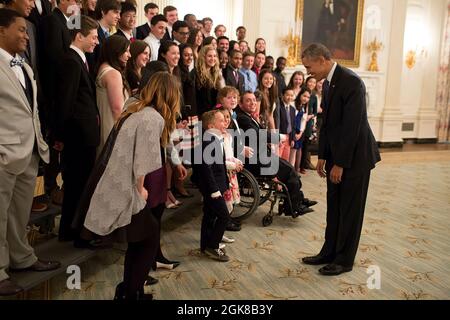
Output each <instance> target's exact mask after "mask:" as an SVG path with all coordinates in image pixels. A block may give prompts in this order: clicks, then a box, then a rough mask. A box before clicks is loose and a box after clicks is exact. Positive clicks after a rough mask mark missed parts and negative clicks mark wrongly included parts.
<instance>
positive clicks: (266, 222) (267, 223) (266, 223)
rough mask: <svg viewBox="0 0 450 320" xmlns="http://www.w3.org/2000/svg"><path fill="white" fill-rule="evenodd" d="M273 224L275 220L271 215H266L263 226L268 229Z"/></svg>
mask: <svg viewBox="0 0 450 320" xmlns="http://www.w3.org/2000/svg"><path fill="white" fill-rule="evenodd" d="M272 222H273V218H272V216H271V215H266V216H264V218H263V219H262V224H263V226H264V227H268V226H270V225H271V224H272Z"/></svg>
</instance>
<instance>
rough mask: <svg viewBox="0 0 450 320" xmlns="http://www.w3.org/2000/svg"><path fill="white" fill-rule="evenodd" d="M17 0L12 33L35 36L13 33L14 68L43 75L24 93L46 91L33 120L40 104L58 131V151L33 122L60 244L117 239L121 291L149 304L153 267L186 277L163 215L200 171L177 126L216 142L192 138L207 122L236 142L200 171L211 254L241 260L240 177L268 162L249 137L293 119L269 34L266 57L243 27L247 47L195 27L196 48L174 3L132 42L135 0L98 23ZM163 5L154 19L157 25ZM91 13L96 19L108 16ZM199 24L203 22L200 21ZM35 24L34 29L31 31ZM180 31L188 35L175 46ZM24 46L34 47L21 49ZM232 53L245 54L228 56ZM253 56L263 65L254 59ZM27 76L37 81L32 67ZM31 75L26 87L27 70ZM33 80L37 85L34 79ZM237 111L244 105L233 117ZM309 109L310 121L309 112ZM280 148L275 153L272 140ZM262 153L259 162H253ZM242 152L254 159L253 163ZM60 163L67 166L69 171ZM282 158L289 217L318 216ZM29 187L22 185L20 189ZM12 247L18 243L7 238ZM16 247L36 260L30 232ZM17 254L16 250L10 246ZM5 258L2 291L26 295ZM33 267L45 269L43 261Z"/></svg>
mask: <svg viewBox="0 0 450 320" xmlns="http://www.w3.org/2000/svg"><path fill="white" fill-rule="evenodd" d="M5 1H6V9H1V25H0V28H3V29H5V32H6V29H11V28H16V27H17V26H16V25H17V24H19V25H20V28H22V29H23V30H22V29H21V36H20V37H19V36H18V35H17V36H16V37H15V38H8V41H9V46H10V47H11V43H16V46H15V47H14V46H12V47H14V50H12V49H11V48H10V47H8V48H7V49H8V50H9V51H8V54H9V55H10V56H11V61H16V59H17V61H18V62H20V63H18V64H17V65H15V66H13V65H12V62H11V68H15V67H17V66H19V65H20V66H22V65H24V61H26V63H29V64H30V65H31V67H32V69H33V71H34V77H29V79H28V80H27V82H26V83H25V85H23V84H22V88H25V89H26V90H25V89H24V90H25V93H26V94H27V97H29V96H30V95H31V97H33V95H34V96H35V98H36V99H35V100H33V99H29V101H28V102H29V106H30V108H31V109H33V108H34V110H35V111H36V112H35V115H34V116H33V119H34V120H33V121H36V115H37V109H38V108H39V111H41V120H42V122H43V124H44V127H45V128H44V133H45V138H46V141H47V143H48V146H49V147H48V148H47V145H46V144H45V143H44V142H43V138H42V136H41V133H40V132H38V131H40V128H39V130H38V129H37V128H38V126H37V125H36V124H34V125H31V127H33V128H35V129H36V132H35V135H36V140H37V141H40V145H39V148H41V147H42V150H44V149H45V150H44V151H45V152H44V151H42V152H40V153H39V156H40V158H41V159H42V160H44V162H46V163H48V162H49V164H47V166H46V170H45V176H44V178H45V184H46V192H47V193H50V192H51V189H52V188H54V185H56V176H57V174H58V173H59V172H61V173H62V179H63V182H64V198H63V203H62V214H61V220H60V226H59V233H58V236H59V240H60V241H73V243H74V246H75V247H78V248H80V247H81V248H86V247H88V248H97V247H99V246H102V245H104V244H105V243H109V241H105V240H114V241H125V242H128V249H127V253H126V259H125V270H124V282H123V283H122V284H121V285H119V286H118V288H117V295H116V296H117V297H118V298H120V297H122V298H123V297H126V298H142V297H144V296H145V295H144V293H143V285H144V284H145V283H146V282H147V283H149V282H150V283H151V282H155V280H154V279H152V278H151V277H149V276H148V273H149V270H150V269H151V268H153V269H156V268H158V267H164V268H168V269H173V268H175V267H177V266H178V265H179V262H178V261H171V260H169V259H167V258H166V257H164V255H163V253H162V251H161V247H160V244H159V243H160V241H159V238H160V237H159V233H160V228H161V216H162V214H163V211H164V208H165V207H170V205H171V204H172V205H179V203H177V200H176V199H175V197H174V195H173V194H172V193H171V187H170V186H171V183H172V181H174V182H175V183H176V184H178V186H180V189H179V192H180V194H181V195H185V196H190V195H189V193H188V192H187V191H186V190H184V188H183V183H182V182H183V180H184V179H185V178H186V177H187V176H188V174H187V170H186V168H185V165H184V164H185V162H183V160H184V161H186V158H183V157H181V158H180V156H179V152H178V151H179V150H178V149H177V148H176V147H175V144H177V141H176V140H177V139H176V137H175V138H174V132H176V131H177V129H178V130H181V132H186V131H187V132H189V139H191V140H192V141H191V143H189V144H188V145H190V147H191V148H195V147H199V148H202V147H203V148H204V147H205V144H204V143H203V140H204V137H201V139H196V137H195V134H193V133H194V132H196V130H195V128H197V130H198V126H199V122H198V120H199V118H200V117H201V119H202V120H203V126H204V129H210V131H212V133H209V134H212V135H213V136H214V135H216V136H219V137H220V138H222V137H223V138H225V141H227V142H226V143H225V144H224V146H225V147H224V148H223V149H220V150H223V151H222V154H223V157H224V162H223V163H222V164H215V165H217V167H214V166H213V168H212V169H211V167H210V165H209V164H206V163H204V162H202V163H201V164H200V165H199V164H198V163H193V181H194V182H196V183H197V184H198V187H199V189H200V191H201V192H202V194H203V206H204V219H203V222H202V231H201V241H200V242H201V245H200V247H201V250H202V251H204V252H205V253H207V254H208V255H209V256H211V257H213V258H214V259H217V260H219V261H227V260H228V259H229V258H228V256H227V255H226V253H225V251H224V250H223V244H222V245H221V244H220V243H221V242H222V241H224V242H228V243H230V242H233V241H234V240H233V239H232V238H230V237H226V236H224V231H225V229H229V230H234V231H236V230H239V229H240V226H239V224H238V223H237V222H236V221H233V220H232V219H231V218H230V212H231V211H232V207H233V205H235V204H237V203H239V191H238V190H239V188H238V186H237V179H236V172H237V171H239V170H242V168H243V167H244V166H246V167H247V168H248V169H249V170H250V171H252V173H254V174H255V175H261V168H263V167H264V166H267V164H263V163H262V161H261V159H260V156H261V152H259V151H258V150H253V149H252V146H251V145H249V144H248V141H246V140H245V139H244V138H243V137H241V135H243V133H244V132H246V131H248V130H255V131H256V132H259V131H262V130H266V129H267V130H269V131H272V132H275V130H278V129H280V128H281V127H280V126H281V123H282V124H283V125H284V124H285V122H283V121H281V119H282V117H281V116H280V114H281V112H280V107H279V106H280V97H279V95H278V86H281V83H280V81H276V80H275V79H278V78H279V77H282V74H281V71H282V68H281V67H279V68H277V69H278V71H277V70H275V71H273V70H272V69H273V61H272V67H270V65H269V67H268V68H264V65H265V58H266V55H265V50H266V48H265V41H264V39H258V41H257V43H256V50H259V51H258V52H257V54H256V59H255V55H254V54H253V53H251V52H249V51H245V52H241V46H240V44H243V41H244V42H245V40H244V39H245V32H243V29H245V28H243V27H242V28H239V29H238V35H239V37H240V39H239V40H240V42H241V43H235V44H234V45H233V44H232V43H230V42H229V41H228V38H226V37H225V36H224V35H223V34H222V35H221V34H220V33H221V32H225V31H224V29H225V27H224V26H220V27H219V26H218V27H216V36H218V38H217V40H216V39H215V38H213V37H212V36H208V37H204V36H203V29H195V27H194V28H192V27H191V30H190V31H189V32H190V33H191V34H192V35H193V36H192V37H188V40H189V39H191V38H192V39H193V41H194V44H192V45H190V44H189V43H183V42H182V41H184V40H183V39H182V38H186V36H185V33H186V32H185V31H183V28H184V24H182V23H178V24H176V22H177V20H178V17H177V15H176V17H174V15H173V12H174V11H176V8H175V10H173V8H174V7H170V6H169V7H168V8H165V10H164V13H165V15H164V16H163V15H158V14H156V12H155V10H154V9H155V8H154V6H148V7H147V6H146V14H147V17H148V18H149V20H150V26H149V28H150V30H149V33H148V34H147V35H145V30H143V29H145V28H138V30H139V29H140V31H141V37H144V36H145V38H144V41H140V40H137V39H135V38H134V36H133V35H134V33H133V28H134V27H133V15H132V14H131V16H130V15H129V14H128V13H130V12H131V13H133V12H134V13H135V12H136V9H135V6H134V5H133V4H131V3H129V2H125V3H122V4H121V3H119V2H117V1H115V0H99V1H97V3H96V6H95V8H94V10H92V8H91V7H89V6H92V1H87V5H86V6H87V7H89V8H91V9H89V10H87V9H86V7H84V8H83V12H84V13H86V15H78V16H76V15H73V13H76V10H73V6H74V5H75V2H74V1H73V0H59V1H57V7H56V8H55V9H54V10H53V11H50V12H48V11H46V10H44V8H47V5H48V3H47V2H46V1H47V0H41V1H40V3H41V6H40V7H39V8H38V7H33V3H32V2H29V1H27V0H16V1H9V0H5ZM121 9H122V10H121ZM36 10H37V13H38V14H37V16H38V18H39V19H37V20H35V21H36V22H30V21H29V20H23V19H21V18H22V17H24V18H29V17H30V16H31V12H34V11H36ZM151 10H153V12H154V13H155V15H154V16H153V17H151V19H150V14H151V13H152V11H151ZM89 15H91V16H92V15H95V17H96V19H93V18H92V17H89ZM74 17H75V19H78V20H73V21H78V24H75V25H74V26H75V27H72V28H70V29H69V28H68V22H70V21H71V19H73V18H74ZM119 18H120V23H119V25H118V26H117V22H118V21H119ZM175 18H176V19H175ZM187 18H188V20H189V19H190V20H192V19H191V18H192V15H191V16H189V15H188V17H187ZM22 20H23V23H25V24H26V27H23V26H22V24H23V23H22ZM166 21H168V22H166ZM170 21H172V22H173V23H172V25H170ZM206 22H212V21H210V19H209V20H208V19H204V20H203V28H205V27H206V26H207V25H208V23H206ZM34 23H36V25H34ZM197 26H198V24H197ZM130 27H131V29H130ZM141 27H142V26H141ZM113 28H116V34H114V35H110V34H111V32H112V29H113ZM130 30H131V33H130V32H129V31H130ZM180 30H181V31H180ZM10 31H11V30H9V31H8V32H10ZM177 33H178V34H179V35H180V37H178V35H177ZM200 34H202V35H201V36H200ZM149 37H150V38H152V37H154V38H156V39H157V40H158V41H159V43H156V45H157V48H158V49H157V59H156V61H154V59H153V57H154V55H155V51H154V50H155V48H156V47H155V42H154V41H153V42H152V41H149ZM164 37H169V40H166V41H161V40H162V39H163V38H164ZM172 37H174V38H175V37H178V39H177V38H176V39H174V40H176V41H171V40H170V39H173V38H172ZM200 38H202V43H201V44H200ZM203 38H204V39H203ZM24 41H25V42H26V44H27V45H26V46H19V45H17V43H22V44H23V42H24ZM177 41H178V42H179V43H177ZM218 47H219V48H222V50H221V51H222V52H226V51H229V56H230V57H231V59H230V62H229V63H228V65H227V66H226V68H224V69H221V68H220V62H219V59H218V57H219V56H220V51H218ZM230 47H231V48H232V49H231V50H228V49H229V48H230ZM244 47H245V46H244ZM247 47H248V46H247ZM5 50H6V49H5ZM180 53H181V59H180ZM16 55H17V57H20V58H17V57H16ZM22 56H23V57H24V58H22ZM8 57H9V56H8ZM8 59H9V58H8ZM24 59H25V60H24ZM242 60H244V66H242ZM268 60H270V59H268ZM272 60H273V59H272ZM279 60H280V59H279ZM254 61H257V63H255V65H253V62H254ZM280 61H282V60H280ZM8 63H9V62H8ZM15 63H16V62H15ZM249 71H250V72H249ZM25 74H29V72H28V70H27V72H26V73H25ZM253 74H254V75H255V76H256V77H257V78H258V83H257V85H256V86H255V85H254V84H253V85H252V84H251V82H252V81H253V80H254V79H255V76H249V75H253ZM18 77H19V80H21V79H22V77H21V75H19V76H18ZM34 81H36V83H37V86H32V85H31V84H34ZM283 81H284V79H283ZM19 88H20V87H19ZM289 88H290V89H288V90H286V91H285V90H283V98H282V100H283V101H286V102H289V101H290V102H291V103H292V101H293V100H292V97H291V98H285V97H287V96H289V92H290V91H292V93H294V94H295V88H291V87H289ZM27 90H28V91H27ZM30 90H32V91H30ZM33 90H34V91H33ZM302 90H303V89H302ZM19 91H20V90H19ZM300 92H302V91H300ZM300 92H298V94H299V96H300V97H301V96H302V93H300ZM289 99H290V100H289ZM288 100H289V101H288ZM297 100H299V101H302V106H303V107H304V106H305V105H306V103H307V101H305V100H301V99H297ZM238 102H240V104H239V108H237V106H238ZM218 104H220V105H221V106H222V107H221V108H222V109H221V111H220V112H219V111H217V110H215V111H214V108H216V107H217V105H218ZM235 108H237V109H236V110H237V111H233V110H234V109H235ZM297 109H299V108H298V107H297ZM211 110H213V111H211ZM298 111H299V113H300V111H301V110H300V109H299V110H298ZM285 120H286V119H285ZM287 121H288V122H289V121H291V122H290V123H291V130H292V131H291V132H286V133H283V132H282V134H286V135H288V136H290V135H291V134H292V132H294V129H295V128H297V127H295V126H294V125H292V124H293V123H294V122H293V120H292V119H291V118H289V119H288V120H287ZM228 127H229V128H231V129H234V130H235V131H236V132H237V134H238V136H239V139H237V141H233V143H232V141H231V140H232V139H231V138H230V136H229V133H227V132H226V131H225V129H226V128H228ZM188 129H189V130H188ZM300 130H302V127H300ZM280 131H281V130H280ZM288 131H289V130H288ZM214 132H216V134H214ZM219 132H220V134H219ZM180 136H182V134H181V135H180ZM294 138H295V136H294ZM174 140H175V141H174ZM179 140H181V139H179ZM296 140H299V139H296ZM41 142H42V143H41ZM267 142H269V144H268V150H267V153H268V154H269V155H270V154H271V152H272V150H273V151H274V152H273V154H274V156H276V154H278V148H277V147H276V144H277V143H278V142H276V141H275V142H274V143H271V141H267ZM267 142H263V143H262V145H263V146H265V145H267ZM41 144H42V146H41ZM258 145H261V144H258ZM274 146H275V147H274ZM44 147H45V148H44ZM264 148H265V147H264ZM39 150H40V149H39ZM183 151H184V150H183ZM35 153H36V148H34V147H33V148H31V149H30V150H28V151H26V152H25V154H26V156H27V157H29V156H31V155H34V154H35ZM186 154H188V152H186ZM254 157H255V158H256V161H253V162H251V161H247V160H248V159H251V158H254ZM37 158H38V155H37V153H36V159H37ZM238 158H244V161H241V160H238ZM33 159H34V158H33ZM59 159H60V160H61V163H58V162H59ZM276 160H277V161H276V162H277V163H278V162H279V166H278V167H277V168H276V169H275V171H274V173H273V178H274V179H279V180H280V181H282V182H283V183H285V184H286V185H287V187H288V189H289V192H290V197H291V200H292V203H293V206H294V207H293V209H294V210H293V212H291V213H290V215H292V216H293V217H297V216H299V215H303V214H305V213H308V212H311V211H312V209H311V208H310V207H311V206H313V205H314V204H316V202H315V201H311V200H309V199H307V198H305V197H304V195H303V193H302V191H301V181H300V178H299V176H298V174H297V172H296V170H295V169H294V167H293V166H292V165H290V164H289V162H288V161H284V160H281V159H278V158H277V159H276ZM33 164H34V163H33ZM269 166H270V164H269ZM5 167H6V164H5ZM34 170H35V168H34V167H33V172H34ZM36 170H37V169H36ZM203 170H207V171H208V173H209V176H210V177H211V179H210V180H208V181H207V180H204V179H203V178H202V179H198V178H197V177H198V174H200V175H201V172H203ZM211 170H212V171H211ZM36 174H37V172H36V173H32V174H31V175H32V176H33V175H34V176H36ZM172 175H173V176H174V179H172ZM202 177H203V176H202ZM161 186H163V187H162V189H163V191H164V192H160V190H161ZM230 186H231V187H230ZM16 187H17V186H12V187H11V188H12V189H11V190H10V191H11V192H13V191H12V190H14V188H16ZM27 190H28V191H27V192H28V193H29V194H28V197H27V199H28V198H29V199H30V205H29V206H28V204H27V207H26V208H22V207H21V208H20V211H24V212H25V213H29V212H30V209H31V208H29V207H31V199H32V196H33V190H31V188H28V189H27ZM217 199H220V201H216V200H217ZM10 200H11V199H10ZM10 200H8V202H7V207H6V209H5V212H8V210H9V209H8V208H9V206H10V205H11V206H12V204H13V202H11V201H13V200H14V199H13V200H11V201H10ZM14 201H19V200H17V199H16V200H14ZM20 201H23V199H21V200H20ZM5 203H6V202H5ZM24 212H22V215H24V214H25V213H24ZM27 221H28V220H27V219H21V221H20V225H19V226H18V227H17V228H18V229H21V230H22V229H23V230H22V231H23V232H21V233H20V234H22V233H23V234H24V233H25V230H26V222H27ZM6 234H7V232H6V230H5V232H3V231H2V237H3V238H5V237H6ZM105 238H107V239H105ZM2 241H3V242H5V243H6V242H7V241H6V238H5V239H3V240H2ZM10 241H15V242H18V243H19V245H20V244H22V245H23V246H24V247H25V246H26V248H27V250H26V251H27V252H26V253H27V254H28V255H30V254H32V252H33V251H32V248H31V247H30V246H29V245H28V244H27V243H26V239H24V237H22V238H21V239H13V240H10ZM10 248H14V246H13V245H10ZM30 252H31V253H30ZM5 254H6V256H13V255H11V254H9V253H5ZM28 258H29V256H28V257H27V259H28ZM0 260H1V262H2V264H1V268H2V272H3V274H2V278H3V279H1V278H0V294H2V293H3V291H2V281H5V280H6V281H8V283H7V285H4V283H3V286H4V287H3V289H4V288H5V287H6V289H4V292H6V293H8V292H9V293H11V292H13V293H15V292H18V291H20V287H18V286H17V285H15V284H14V283H11V281H10V280H9V279H8V276H7V274H6V272H5V271H4V270H6V268H8V266H9V258H5V257H1V259H0ZM28 261H34V262H33V264H30V263H28ZM11 262H12V264H16V265H17V266H18V268H19V269H23V268H22V266H24V265H25V264H28V265H26V266H25V267H26V268H32V269H33V270H36V271H45V270H50V269H54V268H57V267H58V266H59V263H57V262H43V261H41V260H38V259H37V258H36V257H35V256H32V258H29V259H28V260H27V262H26V263H23V261H22V262H21V263H18V262H16V261H11ZM36 263H37V265H36ZM30 265H31V267H30Z"/></svg>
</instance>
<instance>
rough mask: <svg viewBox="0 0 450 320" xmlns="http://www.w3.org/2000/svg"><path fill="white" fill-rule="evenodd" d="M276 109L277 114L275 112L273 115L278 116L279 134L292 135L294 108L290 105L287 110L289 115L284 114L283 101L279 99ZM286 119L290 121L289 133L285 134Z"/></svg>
mask: <svg viewBox="0 0 450 320" xmlns="http://www.w3.org/2000/svg"><path fill="white" fill-rule="evenodd" d="M277 108H279V110H278V112H275V114H279V115H280V127H279V130H280V133H281V134H288V133H289V134H292V131H294V123H295V108H294V107H293V106H292V105H291V106H290V108H289V115H287V114H286V108H285V104H284V102H283V100H282V99H281V98H280V103H279V104H278V106H277ZM288 117H289V119H291V132H287V129H288Z"/></svg>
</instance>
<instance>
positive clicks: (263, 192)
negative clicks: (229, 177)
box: [231, 169, 294, 227]
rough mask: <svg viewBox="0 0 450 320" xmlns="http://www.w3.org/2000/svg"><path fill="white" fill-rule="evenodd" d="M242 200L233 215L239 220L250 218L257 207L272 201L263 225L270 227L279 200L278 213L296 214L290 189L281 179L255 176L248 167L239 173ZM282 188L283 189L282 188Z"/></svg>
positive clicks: (235, 207)
mask: <svg viewBox="0 0 450 320" xmlns="http://www.w3.org/2000/svg"><path fill="white" fill-rule="evenodd" d="M237 180H238V184H239V193H240V196H241V201H240V203H239V204H237V205H235V206H234V210H233V213H232V215H231V216H232V217H233V218H234V219H236V220H238V221H243V220H245V219H248V218H249V217H250V216H252V215H253V213H255V211H256V209H257V208H258V207H259V206H261V205H263V204H264V203H266V202H267V201H269V202H270V210H269V212H268V213H267V214H266V215H265V216H264V217H263V219H262V225H263V226H264V227H268V226H270V225H271V224H272V223H273V217H274V216H275V212H274V208H275V205H276V204H277V202H278V215H282V214H285V215H289V216H292V215H294V210H293V207H292V203H291V198H290V196H289V191H288V189H287V187H286V185H285V184H284V183H282V182H281V181H274V177H272V176H261V177H255V176H254V175H253V174H252V173H251V172H250V171H248V170H247V169H244V170H242V171H241V172H238V173H237ZM280 189H281V190H280Z"/></svg>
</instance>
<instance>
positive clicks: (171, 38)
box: [161, 28, 173, 41]
mask: <svg viewBox="0 0 450 320" xmlns="http://www.w3.org/2000/svg"><path fill="white" fill-rule="evenodd" d="M161 41H173V35H172V34H170V33H169V29H167V28H166V34H165V35H164V37H163V38H162V39H161Z"/></svg>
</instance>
